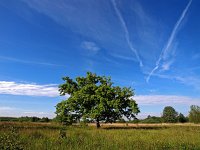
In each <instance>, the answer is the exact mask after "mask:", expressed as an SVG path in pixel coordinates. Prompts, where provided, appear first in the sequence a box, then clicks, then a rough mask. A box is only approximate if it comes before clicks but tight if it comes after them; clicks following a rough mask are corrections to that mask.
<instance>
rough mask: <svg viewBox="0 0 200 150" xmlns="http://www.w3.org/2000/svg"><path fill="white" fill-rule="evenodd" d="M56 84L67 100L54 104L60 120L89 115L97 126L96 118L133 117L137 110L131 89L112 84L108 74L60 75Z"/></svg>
mask: <svg viewBox="0 0 200 150" xmlns="http://www.w3.org/2000/svg"><path fill="white" fill-rule="evenodd" d="M63 80H64V82H65V83H63V84H61V85H60V86H59V91H60V94H61V95H67V94H68V95H69V98H68V99H67V100H64V101H62V102H60V103H58V104H57V106H56V114H57V117H58V118H59V119H60V121H61V122H72V121H73V120H77V119H80V118H90V119H92V120H94V121H96V125H97V127H100V121H104V122H109V123H112V122H115V121H116V120H118V119H121V118H123V117H126V118H128V119H132V118H135V117H136V115H137V114H138V113H139V112H140V110H139V108H138V105H137V103H136V101H135V100H133V99H132V97H133V96H134V92H133V90H132V89H131V88H130V87H129V88H127V87H123V88H121V87H119V86H113V83H112V82H111V78H110V77H106V76H98V75H96V74H95V73H91V72H87V75H86V77H77V78H76V79H75V80H73V79H70V78H69V77H64V78H63Z"/></svg>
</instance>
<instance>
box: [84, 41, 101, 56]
mask: <svg viewBox="0 0 200 150" xmlns="http://www.w3.org/2000/svg"><path fill="white" fill-rule="evenodd" d="M81 47H82V48H84V49H86V50H89V51H90V52H93V53H97V52H98V51H99V50H100V48H99V47H98V46H97V45H96V43H94V42H90V41H84V42H82V43H81Z"/></svg>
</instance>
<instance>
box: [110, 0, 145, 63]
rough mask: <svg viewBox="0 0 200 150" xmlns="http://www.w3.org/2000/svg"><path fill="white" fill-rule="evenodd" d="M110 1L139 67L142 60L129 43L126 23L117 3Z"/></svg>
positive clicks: (113, 0)
mask: <svg viewBox="0 0 200 150" xmlns="http://www.w3.org/2000/svg"><path fill="white" fill-rule="evenodd" d="M111 1H112V4H113V7H114V9H115V12H116V14H117V16H118V18H119V20H120V23H121V25H122V27H123V29H124V32H125V38H126V41H127V43H128V46H129V48H130V49H131V50H132V51H133V52H134V53H135V55H136V58H137V60H138V61H139V63H140V67H142V66H143V63H142V60H141V59H140V56H139V54H138V52H137V50H136V49H135V48H134V47H133V45H132V43H131V41H130V35H129V32H128V29H127V26H126V23H125V21H124V19H123V17H122V15H121V13H120V11H119V9H118V8H117V5H116V2H115V0H111Z"/></svg>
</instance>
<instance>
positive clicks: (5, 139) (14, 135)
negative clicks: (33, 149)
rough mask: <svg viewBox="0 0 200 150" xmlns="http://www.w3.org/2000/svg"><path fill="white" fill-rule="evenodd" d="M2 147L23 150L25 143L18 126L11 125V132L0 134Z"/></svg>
mask: <svg viewBox="0 0 200 150" xmlns="http://www.w3.org/2000/svg"><path fill="white" fill-rule="evenodd" d="M0 149H1V150H23V149H24V143H23V142H22V140H21V139H20V137H19V133H18V131H17V129H16V128H14V127H11V128H10V129H9V132H7V133H5V132H4V133H3V134H2V135H0Z"/></svg>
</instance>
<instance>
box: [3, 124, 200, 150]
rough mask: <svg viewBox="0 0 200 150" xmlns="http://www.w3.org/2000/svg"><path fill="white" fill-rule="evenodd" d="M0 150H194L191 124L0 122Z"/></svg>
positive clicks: (195, 133) (199, 139)
mask: <svg viewBox="0 0 200 150" xmlns="http://www.w3.org/2000/svg"><path fill="white" fill-rule="evenodd" d="M0 149H15V150H17V149H18V150H20V149H27V150H70V149H71V150H81V149H83V150H90V149H91V150H115V149H116V150H126V149H127V150H163V149H164V150H168V149H169V150H171V149H173V150H198V149H200V126H198V125H194V124H184V125H182V124H150V125H149V124H112V125H105V124H103V126H102V127H101V128H100V129H96V128H95V127H94V126H93V124H90V125H89V126H86V125H82V126H81V125H74V126H67V127H65V126H62V125H59V124H55V123H26V122H24V123H20V122H15V123H14V122H13V123H12V122H0Z"/></svg>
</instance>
